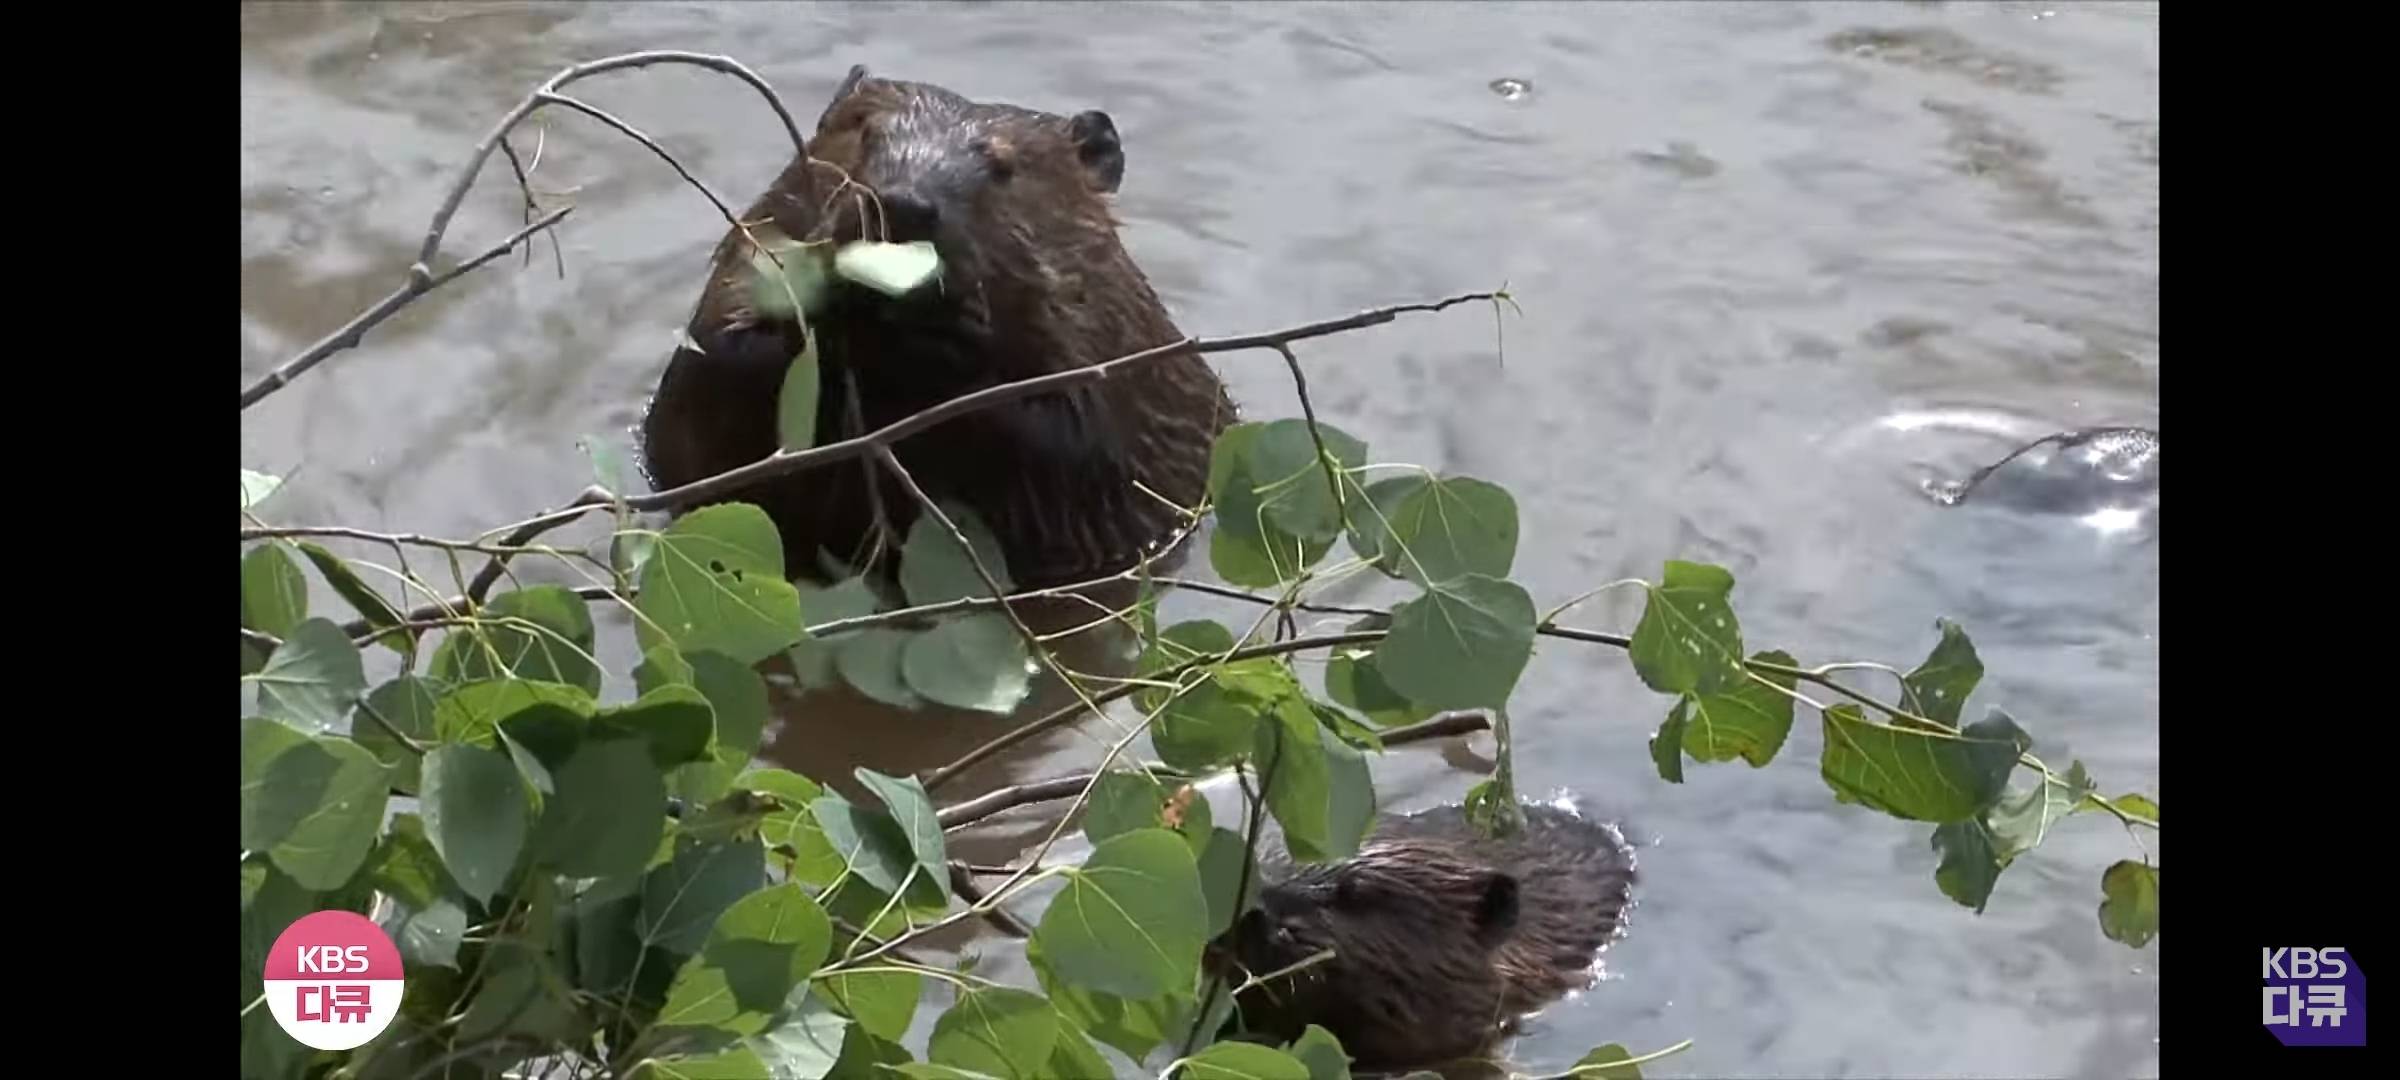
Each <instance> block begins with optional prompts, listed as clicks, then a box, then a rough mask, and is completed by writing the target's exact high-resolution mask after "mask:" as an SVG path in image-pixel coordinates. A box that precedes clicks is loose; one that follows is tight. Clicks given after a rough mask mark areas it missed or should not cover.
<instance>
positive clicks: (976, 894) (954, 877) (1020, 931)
mask: <svg viewBox="0 0 2400 1080" xmlns="http://www.w3.org/2000/svg"><path fill="white" fill-rule="evenodd" d="M950 888H951V891H953V892H956V893H957V894H958V895H959V896H960V897H961V898H962V899H964V900H966V902H967V903H968V904H969V905H971V906H981V907H983V909H984V911H983V918H984V921H986V922H989V923H991V924H992V926H993V928H994V929H997V930H999V931H1000V932H1001V933H1003V934H1006V935H1008V936H1010V937H1013V938H1018V939H1024V938H1029V937H1032V936H1033V928H1032V927H1029V926H1026V925H1025V924H1024V922H1022V921H1021V920H1019V919H1018V918H1017V917H1016V916H1014V915H1011V914H1009V913H1008V909H1007V908H1004V907H1001V906H1000V905H999V904H998V903H997V902H995V901H992V900H991V899H990V894H988V893H986V892H984V891H983V887H982V886H980V885H977V884H975V871H974V870H973V869H972V868H970V867H968V866H967V864H965V863H962V862H953V863H951V864H950Z"/></svg>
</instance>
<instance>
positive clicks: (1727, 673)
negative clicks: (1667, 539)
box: [1629, 559, 1743, 694]
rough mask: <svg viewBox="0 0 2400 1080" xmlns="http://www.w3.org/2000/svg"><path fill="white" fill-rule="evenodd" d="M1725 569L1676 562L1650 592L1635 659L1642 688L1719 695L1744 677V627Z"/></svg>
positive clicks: (1635, 645) (1636, 626)
mask: <svg viewBox="0 0 2400 1080" xmlns="http://www.w3.org/2000/svg"><path fill="white" fill-rule="evenodd" d="M1732 595H1733V575H1732V574H1730V573H1727V572H1726V571H1725V569H1724V568H1723V567H1718V566H1709V565H1707V564H1705V563H1692V562H1683V561H1680V560H1673V559H1670V560H1668V562H1667V569H1666V574H1665V576H1664V578H1663V579H1662V581H1661V583H1660V584H1658V585H1653V586H1651V587H1650V596H1649V601H1648V602H1647V603H1646V604H1644V605H1643V608H1642V621H1641V622H1639V623H1636V624H1634V628H1633V644H1632V646H1631V647H1630V649H1629V653H1630V655H1631V657H1632V659H1633V670H1634V673H1635V674H1637V675H1640V676H1641V678H1642V683H1643V684H1644V685H1646V686H1648V687H1649V688H1650V689H1652V690H1656V691H1658V692H1659V693H1662V694H1715V693H1718V692H1720V691H1722V690H1724V689H1725V688H1726V687H1728V686H1732V685H1735V684H1737V683H1738V682H1739V681H1740V680H1741V679H1742V677H1743V668H1742V627H1741V624H1740V622H1738V621H1737V620H1735V618H1734V615H1733V607H1732V605H1731V603H1730V598H1731V597H1732Z"/></svg>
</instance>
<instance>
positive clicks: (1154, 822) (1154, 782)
mask: <svg viewBox="0 0 2400 1080" xmlns="http://www.w3.org/2000/svg"><path fill="white" fill-rule="evenodd" d="M1170 794H1171V793H1170V792H1169V791H1168V790H1167V786H1166V785H1165V784H1162V783H1159V782H1158V779H1157V778H1156V777H1153V776H1151V775H1150V774H1149V773H1146V772H1133V771H1126V770H1121V769H1112V770H1110V771H1108V772H1105V773H1102V774H1101V775H1100V781H1099V782H1098V783H1097V784H1094V785H1093V786H1092V797H1091V799H1090V801H1089V802H1087V803H1086V804H1085V805H1084V808H1083V835H1084V836H1085V837H1086V838H1087V839H1089V840H1091V842H1092V843H1095V844H1097V843H1099V842H1101V841H1103V840H1106V839H1108V838H1109V837H1112V836H1115V835H1117V834H1119V833H1128V832H1132V831H1133V830H1135V829H1158V828H1165V827H1166V824H1167V815H1166V810H1167V798H1168V796H1169V795H1170Z"/></svg>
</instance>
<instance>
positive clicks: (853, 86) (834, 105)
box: [817, 64, 867, 131]
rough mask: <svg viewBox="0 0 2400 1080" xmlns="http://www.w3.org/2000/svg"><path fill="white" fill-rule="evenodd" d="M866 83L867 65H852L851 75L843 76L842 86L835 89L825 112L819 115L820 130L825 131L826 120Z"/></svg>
mask: <svg viewBox="0 0 2400 1080" xmlns="http://www.w3.org/2000/svg"><path fill="white" fill-rule="evenodd" d="M866 81H867V65H865V64H852V65H850V74H848V75H844V76H842V84H841V85H840V86H836V87H834V88H833V97H832V98H831V99H829V100H827V101H826V102H825V109H824V111H823V112H820V113H818V114H817V128H818V130H820V131H821V130H824V127H825V120H826V118H827V117H830V116H832V115H833V110H835V109H838V108H841V107H842V102H844V101H847V100H849V99H850V95H852V94H855V93H857V92H858V88H859V86H860V84H862V83H865V82H866Z"/></svg>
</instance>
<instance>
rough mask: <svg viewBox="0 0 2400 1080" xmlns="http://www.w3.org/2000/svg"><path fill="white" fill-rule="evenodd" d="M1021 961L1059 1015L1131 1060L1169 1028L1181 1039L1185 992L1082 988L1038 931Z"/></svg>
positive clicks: (1157, 1042) (1237, 840)
mask: <svg viewBox="0 0 2400 1080" xmlns="http://www.w3.org/2000/svg"><path fill="white" fill-rule="evenodd" d="M1220 831H1222V830H1220ZM1234 845H1235V848H1236V851H1235V853H1236V854H1241V851H1240V845H1241V838H1240V837H1239V836H1236V837H1235V838H1234ZM1230 888H1231V886H1228V889H1230ZM1025 959H1026V962H1027V963H1028V964H1029V965H1031V966H1032V968H1033V973H1034V977H1035V979H1036V981H1038V982H1039V983H1040V984H1041V986H1042V992H1043V993H1045V994H1048V995H1049V996H1050V1002H1051V1004H1052V1005H1053V1006H1055V1007H1056V1008H1057V1009H1058V1012H1059V1015H1061V1016H1063V1017H1065V1018H1066V1019H1067V1022H1068V1023H1069V1024H1071V1025H1073V1026H1074V1027H1076V1028H1077V1029H1079V1030H1081V1031H1083V1032H1085V1033H1086V1034H1089V1035H1090V1036H1091V1037H1093V1038H1095V1039H1098V1040H1100V1041H1101V1042H1104V1043H1107V1044H1108V1045H1110V1046H1113V1047H1116V1048H1117V1049H1118V1050H1119V1051H1122V1052H1123V1053H1124V1054H1125V1056H1126V1057H1129V1058H1132V1059H1133V1060H1135V1061H1140V1060H1142V1059H1143V1058H1145V1057H1148V1056H1149V1054H1150V1051H1152V1050H1155V1049H1157V1048H1158V1047H1159V1045H1160V1044H1162V1043H1164V1042H1166V1041H1167V1037H1168V1033H1169V1032H1170V1031H1172V1032H1174V1034H1175V1035H1176V1036H1177V1037H1181V1036H1182V1034H1183V1032H1184V1030H1186V1023H1185V1021H1186V1020H1187V1019H1188V1016H1189V1013H1190V1005H1189V1002H1190V999H1191V995H1190V993H1189V992H1188V991H1185V992H1178V993H1175V994H1162V995H1159V996H1156V997H1151V998H1145V999H1141V1000H1132V1001H1129V1000H1127V999H1125V998H1120V997H1118V996H1116V995H1114V994H1103V993H1100V992H1098V991H1096V990H1086V989H1084V988H1083V987H1080V986H1077V985H1075V984H1073V983H1071V982H1068V981H1066V980H1064V979H1062V978H1060V977H1059V975H1058V972H1057V971H1056V970H1055V969H1053V968H1052V967H1051V966H1050V961H1049V959H1048V958H1047V957H1045V956H1043V955H1042V942H1041V937H1040V935H1035V937H1034V938H1033V940H1031V941H1028V942H1026V944H1025Z"/></svg>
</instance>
